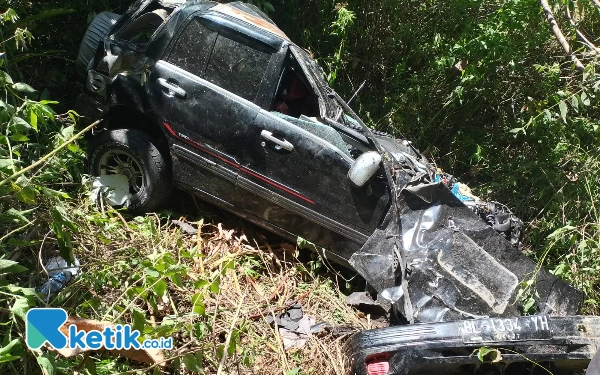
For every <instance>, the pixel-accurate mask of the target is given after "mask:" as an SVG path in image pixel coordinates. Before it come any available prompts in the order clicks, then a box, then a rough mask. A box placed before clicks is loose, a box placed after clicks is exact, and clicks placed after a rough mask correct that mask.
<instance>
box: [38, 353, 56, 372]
mask: <svg viewBox="0 0 600 375" xmlns="http://www.w3.org/2000/svg"><path fill="white" fill-rule="evenodd" d="M36 359H37V363H38V365H39V366H40V368H41V369H42V373H43V374H44V375H56V373H57V372H56V364H55V363H54V359H53V358H52V357H51V356H50V355H49V354H43V355H41V356H39V357H37V358H36Z"/></svg>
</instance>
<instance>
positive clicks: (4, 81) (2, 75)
mask: <svg viewBox="0 0 600 375" xmlns="http://www.w3.org/2000/svg"><path fill="white" fill-rule="evenodd" d="M12 84H13V80H12V78H10V75H9V74H8V73H6V72H5V71H4V70H0V85H2V86H6V85H12Z"/></svg>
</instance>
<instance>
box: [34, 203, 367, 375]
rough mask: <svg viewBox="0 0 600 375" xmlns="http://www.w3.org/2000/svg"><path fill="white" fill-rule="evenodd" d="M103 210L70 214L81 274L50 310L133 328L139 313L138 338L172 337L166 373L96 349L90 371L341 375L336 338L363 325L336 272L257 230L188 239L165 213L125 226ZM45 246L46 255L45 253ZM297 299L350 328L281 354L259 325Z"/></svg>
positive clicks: (209, 226)
mask: <svg viewBox="0 0 600 375" xmlns="http://www.w3.org/2000/svg"><path fill="white" fill-rule="evenodd" d="M104 210H105V212H104V213H99V212H95V211H94V210H93V209H90V207H85V206H80V207H77V208H74V210H73V213H74V217H76V220H77V221H78V224H79V233H78V234H77V236H76V238H75V248H76V250H75V255H76V256H77V257H78V258H79V259H80V261H81V263H82V270H83V273H82V275H81V276H80V277H78V279H77V280H76V281H75V282H74V283H72V284H71V285H70V286H69V287H68V288H67V289H65V290H64V291H63V292H62V293H61V295H60V296H59V297H58V298H56V299H55V300H54V302H53V303H52V304H53V305H54V306H62V307H65V308H67V309H68V310H69V311H70V312H71V313H72V314H76V315H78V316H81V317H85V318H90V319H102V320H110V321H113V322H119V323H131V322H133V323H134V324H135V315H136V314H137V315H138V316H143V317H144V318H145V328H144V332H145V334H146V335H147V337H161V336H162V337H168V336H173V337H174V338H175V348H174V350H171V351H169V352H167V353H165V354H166V357H168V358H169V359H170V360H169V362H168V363H167V364H166V366H165V367H157V366H154V367H148V366H147V365H144V364H139V363H133V362H129V361H128V360H127V359H123V358H106V357H107V355H108V354H106V353H104V354H102V353H96V354H95V355H92V356H91V359H92V360H93V361H95V363H96V365H97V368H98V373H99V374H100V373H102V372H103V371H101V370H102V369H103V368H106V370H107V373H113V372H123V371H135V370H142V371H144V370H147V371H148V372H151V371H150V370H152V371H156V372H155V373H174V372H176V373H180V374H186V373H206V374H238V373H239V374H242V373H243V374H284V375H285V374H320V375H321V374H342V373H343V366H342V363H343V355H342V345H343V342H344V339H345V338H346V337H347V336H348V334H349V333H350V332H352V331H353V330H356V329H364V328H369V326H370V323H369V320H368V317H363V316H361V315H359V314H357V313H356V311H353V310H352V309H351V308H350V307H348V306H346V305H345V304H344V300H343V298H344V296H343V295H341V293H339V290H338V287H337V280H336V279H337V277H338V276H337V274H336V272H331V271H328V270H324V269H323V268H322V269H321V270H320V271H318V272H312V271H309V269H307V266H306V265H305V263H303V262H300V261H299V260H298V258H297V257H298V255H299V254H301V252H302V251H305V250H300V251H299V250H297V249H296V246H295V245H292V244H290V243H288V242H285V241H282V240H281V239H278V238H275V239H273V238H272V237H269V236H268V235H265V233H264V232H262V231H260V230H254V229H245V230H244V233H242V232H241V231H240V230H237V229H234V227H235V226H236V224H233V225H225V224H221V223H217V222H215V223H204V221H203V220H202V219H200V220H197V221H190V222H188V223H189V224H191V225H192V226H193V227H195V228H197V229H199V231H198V233H197V234H187V233H183V231H182V229H181V228H180V227H179V226H177V225H174V224H173V223H172V222H171V220H170V219H173V217H165V216H163V217H159V216H157V215H150V216H146V217H143V218H133V219H129V220H127V219H126V218H125V217H123V216H122V215H121V214H119V213H118V212H116V211H114V210H109V211H106V208H104ZM174 218H175V219H178V220H182V221H185V220H186V219H185V218H184V217H174ZM46 246H51V243H50V242H47V243H46ZM48 250H49V249H48V248H47V249H44V250H43V252H44V254H45V256H50V255H53V254H52V251H48ZM313 262H315V264H317V263H318V260H313ZM173 271H175V272H173ZM163 283H164V284H165V285H164V286H166V288H165V289H164V292H163V290H162V285H163ZM296 301H297V302H300V303H301V304H302V305H303V310H304V313H305V314H308V315H310V316H312V317H314V318H315V320H316V321H317V322H329V323H330V324H331V325H333V326H336V327H352V328H351V329H345V330H339V329H328V330H324V331H322V332H320V333H318V334H315V335H313V337H312V338H311V339H310V340H309V341H308V343H307V344H306V346H305V347H304V348H302V349H296V350H290V351H286V350H284V348H283V343H282V340H281V338H280V336H279V334H278V333H277V330H276V328H274V327H272V326H270V325H269V324H268V323H267V322H266V320H265V319H266V316H268V315H270V314H277V313H278V312H282V311H283V310H284V309H285V307H286V306H289V305H290V304H291V303H293V302H296ZM194 311H195V312H194ZM140 314H143V315H140ZM138 320H139V319H138ZM138 324H139V321H138ZM228 349H229V350H228ZM82 359H83V357H80V358H77V359H75V360H73V359H69V360H64V361H63V366H64V368H65V369H68V368H69V367H71V368H72V366H73V365H75V366H77V365H80V364H81V363H80V362H81V360H82ZM88 361H89V359H88ZM80 367H81V366H80ZM67 371H68V370H67ZM68 372H70V371H68Z"/></svg>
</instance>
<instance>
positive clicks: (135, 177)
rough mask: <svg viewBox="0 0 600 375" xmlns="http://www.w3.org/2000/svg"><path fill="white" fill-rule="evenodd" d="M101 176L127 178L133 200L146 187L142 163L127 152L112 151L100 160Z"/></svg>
mask: <svg viewBox="0 0 600 375" xmlns="http://www.w3.org/2000/svg"><path fill="white" fill-rule="evenodd" d="M98 168H99V171H98V172H99V175H100V176H104V175H115V174H121V175H124V176H125V177H127V182H128V184H129V193H130V194H131V196H132V198H134V197H136V196H137V195H139V194H140V193H141V191H142V190H143V188H144V186H146V176H145V175H144V170H143V169H142V167H141V165H140V163H139V162H138V161H137V160H136V159H135V158H134V157H133V155H131V154H130V153H129V152H127V151H123V150H110V151H108V152H107V153H105V154H104V155H103V156H102V158H101V159H100V163H99V167H98Z"/></svg>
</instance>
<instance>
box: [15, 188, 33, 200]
mask: <svg viewBox="0 0 600 375" xmlns="http://www.w3.org/2000/svg"><path fill="white" fill-rule="evenodd" d="M35 195H36V192H35V190H34V189H33V188H31V186H27V187H24V188H23V189H21V190H19V191H18V192H16V193H15V195H14V196H15V198H17V199H18V200H20V201H21V202H23V203H26V204H35Z"/></svg>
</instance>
